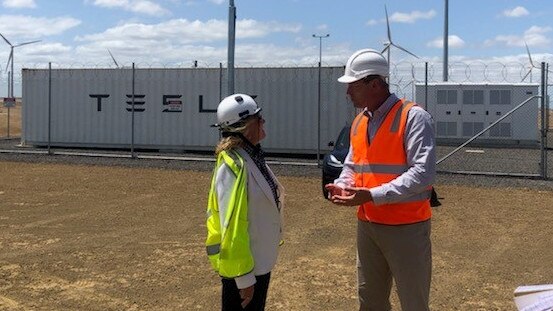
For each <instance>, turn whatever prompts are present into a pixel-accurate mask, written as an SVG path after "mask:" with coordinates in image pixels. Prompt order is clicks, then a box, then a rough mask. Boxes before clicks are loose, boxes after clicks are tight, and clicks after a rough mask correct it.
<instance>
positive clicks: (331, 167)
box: [322, 125, 442, 207]
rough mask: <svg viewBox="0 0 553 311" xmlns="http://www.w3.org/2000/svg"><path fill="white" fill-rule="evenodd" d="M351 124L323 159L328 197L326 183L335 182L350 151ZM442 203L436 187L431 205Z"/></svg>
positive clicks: (343, 129)
mask: <svg viewBox="0 0 553 311" xmlns="http://www.w3.org/2000/svg"><path fill="white" fill-rule="evenodd" d="M350 128H351V126H350V125H347V126H344V127H343V128H342V130H341V131H340V134H338V138H337V139H336V142H335V143H334V142H330V143H328V145H329V146H334V148H333V149H332V150H331V151H330V153H329V154H327V155H325V157H324V159H323V167H322V169H323V177H322V190H323V196H324V197H325V198H328V191H327V190H326V189H325V185H326V184H329V183H332V182H334V180H335V179H336V178H338V176H340V173H341V172H342V168H343V167H344V160H345V159H346V156H347V155H348V151H349V132H350ZM440 205H442V203H440V201H439V200H438V195H437V194H436V191H435V189H434V188H432V196H431V198H430V206H432V207H436V206H440Z"/></svg>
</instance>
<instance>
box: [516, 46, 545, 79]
mask: <svg viewBox="0 0 553 311" xmlns="http://www.w3.org/2000/svg"><path fill="white" fill-rule="evenodd" d="M524 45H525V46H526V52H527V53H528V60H529V61H530V69H529V70H528V72H527V73H526V74H525V75H524V77H523V78H522V80H521V81H520V82H523V81H524V80H526V78H527V77H528V76H530V83H532V69H534V68H537V69H541V68H540V67H539V66H536V65H535V64H534V61H532V55H531V54H530V49H529V48H528V44H526V42H524Z"/></svg>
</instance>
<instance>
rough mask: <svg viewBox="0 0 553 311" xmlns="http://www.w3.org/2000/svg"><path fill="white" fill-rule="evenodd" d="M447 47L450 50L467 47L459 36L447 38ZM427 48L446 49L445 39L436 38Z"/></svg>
mask: <svg viewBox="0 0 553 311" xmlns="http://www.w3.org/2000/svg"><path fill="white" fill-rule="evenodd" d="M447 45H448V46H449V47H450V48H453V49H455V48H462V47H464V46H465V41H464V40H463V39H461V38H459V37H458V36H455V35H451V36H448V37H447ZM426 46H428V47H431V48H438V49H441V48H443V47H444V39H443V38H436V39H434V40H432V41H430V42H428V43H427V44H426Z"/></svg>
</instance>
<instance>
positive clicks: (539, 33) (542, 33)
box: [484, 26, 553, 47]
mask: <svg viewBox="0 0 553 311" xmlns="http://www.w3.org/2000/svg"><path fill="white" fill-rule="evenodd" d="M552 30H553V28H551V27H549V26H548V27H539V26H532V27H530V28H528V29H527V30H526V31H525V32H524V34H522V35H499V36H496V37H495V38H494V39H490V40H486V41H485V42H484V44H485V45H486V46H494V45H497V44H500V45H506V46H511V47H523V46H524V44H525V43H526V44H528V46H537V47H547V46H548V45H549V44H550V43H551V40H550V39H549V38H548V37H547V36H546V34H547V33H548V32H551V31H552Z"/></svg>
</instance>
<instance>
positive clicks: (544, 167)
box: [540, 62, 548, 179]
mask: <svg viewBox="0 0 553 311" xmlns="http://www.w3.org/2000/svg"><path fill="white" fill-rule="evenodd" d="M545 72H546V67H545V62H542V63H541V101H540V106H541V111H540V112H541V129H540V132H541V133H540V134H541V135H540V136H541V142H540V150H541V177H542V178H543V179H547V149H546V148H545V145H546V144H547V130H548V128H547V127H546V125H547V121H546V119H545V117H546V116H547V111H546V109H547V105H546V104H545V103H546V101H547V99H546V97H547V93H546V87H547V83H546V81H545Z"/></svg>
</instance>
